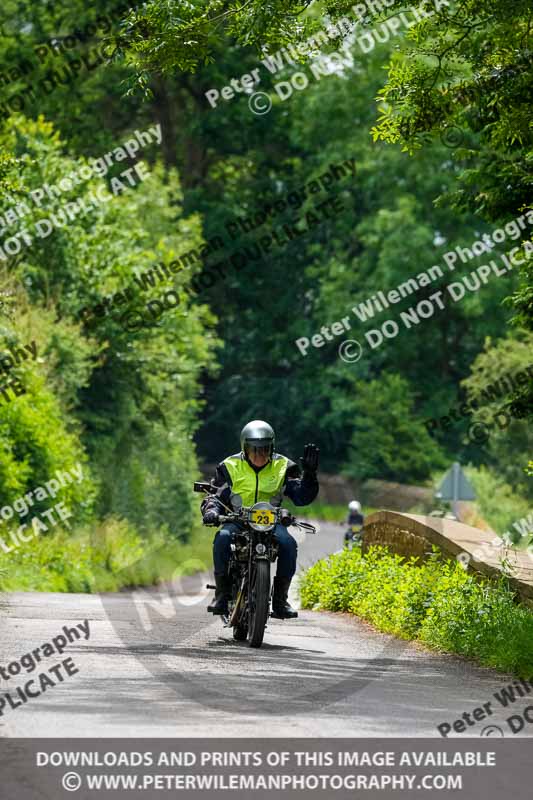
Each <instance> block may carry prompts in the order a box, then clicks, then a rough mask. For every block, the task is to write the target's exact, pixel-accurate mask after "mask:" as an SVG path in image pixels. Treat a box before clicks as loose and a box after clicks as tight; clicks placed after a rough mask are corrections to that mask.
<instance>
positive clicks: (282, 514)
mask: <svg viewBox="0 0 533 800" xmlns="http://www.w3.org/2000/svg"><path fill="white" fill-rule="evenodd" d="M194 491H195V492H204V493H206V494H216V493H217V489H216V487H213V486H212V485H211V484H210V483H201V482H198V483H195V484H194ZM231 503H232V506H233V509H230V508H228V507H227V506H224V508H226V509H227V511H228V512H229V513H228V514H225V515H219V522H220V523H225V522H235V523H237V524H238V525H239V530H238V531H236V532H235V534H234V536H233V542H232V544H231V556H230V563H229V575H230V579H231V585H232V591H231V600H230V601H229V603H228V616H223V617H222V621H223V622H224V627H226V628H233V638H234V639H236V640H238V641H246V639H248V644H249V646H250V647H261V644H262V643H263V636H264V633H265V628H266V625H267V621H268V617H269V615H271V614H270V600H271V595H272V591H271V581H270V564H271V563H273V562H274V561H275V560H276V558H277V556H278V543H277V541H276V539H275V538H274V528H275V527H276V525H277V524H278V523H281V524H282V525H296V526H297V527H299V528H301V529H302V530H304V531H305V532H306V533H316V528H315V527H314V526H313V525H310V524H309V523H307V522H298V521H297V520H296V519H295V517H293V516H292V515H291V514H289V512H288V511H287V510H286V509H283V508H281V507H279V506H274V505H272V504H271V503H266V502H260V503H255V504H254V505H253V506H250V507H246V506H243V505H242V500H241V498H240V496H239V495H236V494H233V495H232V497H231ZM235 508H237V510H236V511H235V510H234V509H235ZM207 588H208V589H215V587H214V586H211V585H210V584H208V585H207ZM207 610H208V611H210V610H211V607H210V606H208V608H207ZM271 616H274V615H271Z"/></svg>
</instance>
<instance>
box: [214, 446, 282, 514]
mask: <svg viewBox="0 0 533 800" xmlns="http://www.w3.org/2000/svg"><path fill="white" fill-rule="evenodd" d="M222 463H223V464H224V466H225V467H226V469H227V470H228V472H229V476H230V478H231V483H232V486H231V490H232V492H233V493H234V494H239V495H240V496H241V497H242V503H243V505H245V506H253V504H254V503H259V502H262V501H266V502H269V501H270V500H271V499H272V498H273V497H275V495H277V494H279V493H280V491H281V489H282V487H283V484H284V483H285V473H286V472H287V466H288V464H289V459H288V458H286V457H285V456H281V455H279V454H278V453H274V455H273V456H272V459H271V460H270V461H269V462H268V464H266V466H264V467H263V469H262V470H260V471H259V472H256V471H255V470H254V469H253V468H252V467H251V466H250V464H249V463H248V462H247V461H246V459H244V458H242V457H240V456H230V457H229V458H226V459H225V460H224V461H223V462H222Z"/></svg>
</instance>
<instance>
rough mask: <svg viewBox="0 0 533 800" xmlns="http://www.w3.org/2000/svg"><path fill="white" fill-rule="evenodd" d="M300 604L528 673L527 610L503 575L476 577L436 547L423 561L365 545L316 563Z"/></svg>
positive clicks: (532, 626) (531, 627) (532, 663)
mask: <svg viewBox="0 0 533 800" xmlns="http://www.w3.org/2000/svg"><path fill="white" fill-rule="evenodd" d="M300 596H301V601H302V606H303V608H313V609H326V610H329V611H348V612H350V613H352V614H356V615H357V616H360V617H362V618H363V619H366V620H368V621H369V622H371V623H372V624H373V625H375V626H376V627H377V628H379V630H382V631H384V632H386V633H392V634H395V635H396V636H399V637H401V638H403V639H414V640H417V641H420V642H423V643H424V644H426V645H429V646H430V647H433V648H435V649H437V650H441V651H445V652H448V653H456V654H459V655H462V656H465V657H467V658H470V659H473V660H474V661H477V662H478V663H480V664H483V665H484V666H487V667H492V668H494V669H497V670H502V671H504V672H511V673H513V674H515V675H517V676H519V677H521V678H527V679H531V678H533V613H531V611H529V610H528V609H527V608H525V607H524V606H519V605H516V604H515V602H514V594H513V592H512V591H511V590H510V589H509V588H508V585H507V582H506V579H505V577H503V576H502V578H501V579H499V580H498V581H491V582H489V581H486V580H481V579H479V578H478V577H477V576H474V575H472V574H469V573H467V572H465V570H464V569H463V568H462V567H461V565H460V564H458V563H457V562H455V561H454V562H452V561H442V560H440V554H439V553H438V551H436V550H435V551H434V554H433V556H432V557H431V558H430V559H429V560H428V561H426V562H425V563H423V564H420V565H417V564H416V559H415V558H410V559H406V558H404V557H402V556H398V555H395V554H391V553H389V552H388V551H387V550H386V548H383V547H372V548H370V550H369V551H368V553H367V554H366V555H365V556H364V557H363V556H361V553H360V552H359V551H358V550H352V551H344V552H342V553H338V554H335V555H332V556H330V557H329V558H328V559H325V560H322V561H319V562H317V563H316V564H315V565H314V566H313V567H311V568H310V569H309V570H308V571H307V572H306V573H305V574H304V575H303V576H302V578H301V580H300Z"/></svg>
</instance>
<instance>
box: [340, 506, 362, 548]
mask: <svg viewBox="0 0 533 800" xmlns="http://www.w3.org/2000/svg"><path fill="white" fill-rule="evenodd" d="M347 522H348V530H347V531H346V533H345V534H344V542H345V544H348V543H349V542H351V541H352V537H353V535H354V534H353V531H352V525H360V526H361V527H363V525H364V523H365V518H364V516H363V515H362V513H361V503H359V502H358V501H357V500H351V501H350V502H349V503H348V520H347Z"/></svg>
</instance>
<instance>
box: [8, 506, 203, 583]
mask: <svg viewBox="0 0 533 800" xmlns="http://www.w3.org/2000/svg"><path fill="white" fill-rule="evenodd" d="M211 540H212V537H211V536H210V535H209V531H207V532H206V529H205V528H202V527H201V526H200V525H199V526H198V527H196V528H195V529H194V530H193V532H192V534H191V536H190V538H189V540H188V541H186V542H185V541H182V540H180V539H177V538H176V537H175V536H172V535H171V534H169V533H168V531H166V530H162V531H158V532H157V534H154V535H152V536H149V537H143V536H141V535H140V534H139V533H138V532H137V531H136V529H135V528H134V527H133V526H131V525H130V524H129V523H128V522H126V521H125V520H120V519H115V518H109V519H107V520H105V521H104V522H102V523H100V524H98V525H92V526H90V527H89V526H88V527H86V528H81V529H79V530H77V531H76V532H74V533H72V532H70V531H62V530H58V531H57V532H54V533H53V534H47V535H43V536H40V537H38V538H35V539H31V540H30V541H29V542H23V543H22V544H21V545H20V546H19V547H17V548H16V549H13V551H12V552H10V553H5V552H4V551H3V550H1V549H0V591H5V592H8V591H39V592H89V593H95V592H114V591H117V590H118V589H121V588H123V587H125V586H148V585H152V584H155V583H160V582H161V581H164V580H170V579H172V578H175V577H178V575H190V574H193V573H195V572H202V571H208V570H209V569H210V566H211V560H212V559H211V548H212V541H211Z"/></svg>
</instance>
